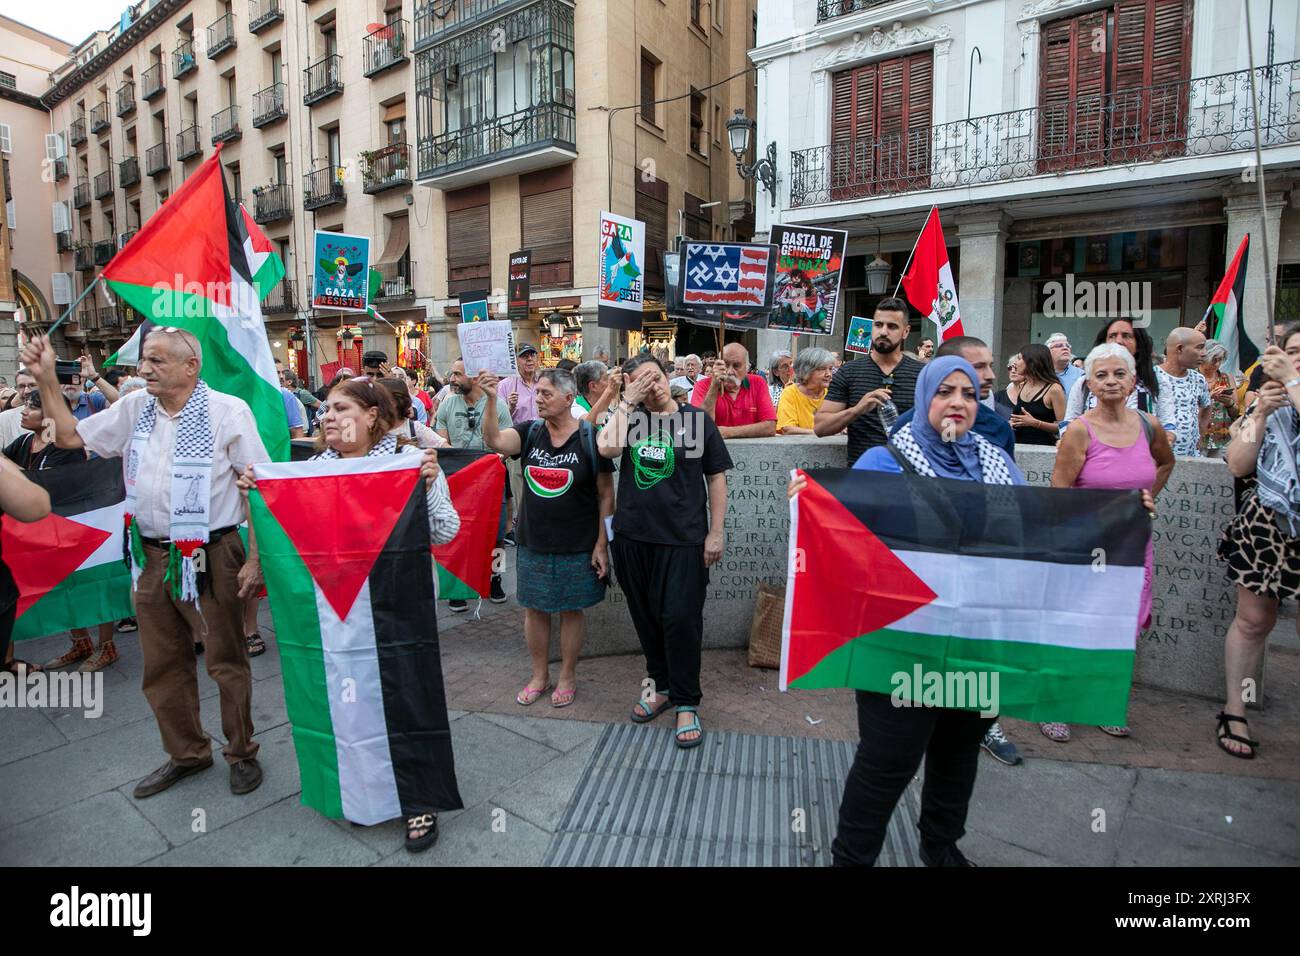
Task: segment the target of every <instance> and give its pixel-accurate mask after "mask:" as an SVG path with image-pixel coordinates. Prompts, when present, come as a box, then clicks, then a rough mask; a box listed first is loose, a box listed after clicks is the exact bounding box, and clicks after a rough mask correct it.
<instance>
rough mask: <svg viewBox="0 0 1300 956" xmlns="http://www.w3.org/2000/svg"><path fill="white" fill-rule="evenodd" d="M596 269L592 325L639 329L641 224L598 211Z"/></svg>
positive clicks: (642, 266)
mask: <svg viewBox="0 0 1300 956" xmlns="http://www.w3.org/2000/svg"><path fill="white" fill-rule="evenodd" d="M596 270H597V275H598V276H599V281H598V283H597V287H598V288H597V297H596V324H597V325H599V326H601V327H602V328H606V329H636V330H640V328H641V307H642V304H643V302H644V300H645V275H644V271H645V223H643V222H638V221H637V220H635V219H624V218H623V217H622V216H616V215H614V214H613V213H612V212H602V213H601V214H600V258H599V261H598V262H597V265H596Z"/></svg>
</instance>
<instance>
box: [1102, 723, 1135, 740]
mask: <svg viewBox="0 0 1300 956" xmlns="http://www.w3.org/2000/svg"><path fill="white" fill-rule="evenodd" d="M1097 729H1098V730H1100V731H1101V732H1102V733H1103V734H1110V735H1111V736H1112V737H1127V736H1128V735H1129V729H1128V727H1126V726H1125V725H1123V724H1098V725H1097Z"/></svg>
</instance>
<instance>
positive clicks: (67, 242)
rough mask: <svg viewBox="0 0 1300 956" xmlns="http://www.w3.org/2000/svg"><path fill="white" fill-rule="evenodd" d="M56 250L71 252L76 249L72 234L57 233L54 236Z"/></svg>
mask: <svg viewBox="0 0 1300 956" xmlns="http://www.w3.org/2000/svg"><path fill="white" fill-rule="evenodd" d="M54 248H55V251H56V252H71V251H72V250H73V249H75V248H76V244H75V243H74V242H73V241H72V233H71V232H56V233H55V234H54Z"/></svg>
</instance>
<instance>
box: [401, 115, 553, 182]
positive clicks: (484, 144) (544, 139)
mask: <svg viewBox="0 0 1300 956" xmlns="http://www.w3.org/2000/svg"><path fill="white" fill-rule="evenodd" d="M575 142H576V133H575V122H574V111H573V107H572V106H570V105H568V104H564V103H543V104H541V105H539V106H533V107H529V108H528V109H526V110H520V111H519V112H517V113H511V114H509V115H507V116H496V117H493V118H492V119H489V120H484V121H483V122H481V123H476V124H474V125H472V126H467V127H464V128H462V129H457V130H452V131H451V132H449V133H441V134H439V135H437V136H426V137H422V138H421V139H420V142H419V145H418V147H417V152H418V154H419V162H420V176H421V177H430V176H442V175H446V174H448V173H453V172H456V171H458V170H460V169H464V168H468V167H470V166H477V165H479V164H480V163H483V162H486V161H488V160H498V159H507V158H509V157H511V156H514V155H517V154H520V153H527V152H531V151H533V150H536V149H540V148H542V147H545V146H560V147H563V148H565V149H576V148H577V147H576V146H575Z"/></svg>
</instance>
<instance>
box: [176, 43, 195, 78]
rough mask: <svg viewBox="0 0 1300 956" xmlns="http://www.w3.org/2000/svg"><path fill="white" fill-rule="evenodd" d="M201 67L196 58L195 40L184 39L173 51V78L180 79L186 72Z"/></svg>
mask: <svg viewBox="0 0 1300 956" xmlns="http://www.w3.org/2000/svg"><path fill="white" fill-rule="evenodd" d="M198 68H199V61H198V60H196V59H195V58H194V41H193V40H184V41H182V42H181V43H180V44H178V45H177V47H176V49H175V50H173V51H172V79H175V80H179V79H180V78H181V77H182V76H184V75H185V74H186V73H189V72H190V71H192V70H197V69H198Z"/></svg>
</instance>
